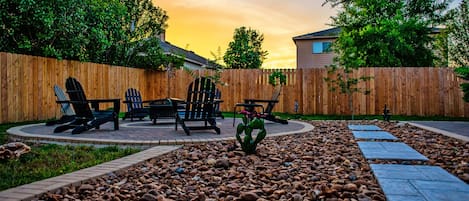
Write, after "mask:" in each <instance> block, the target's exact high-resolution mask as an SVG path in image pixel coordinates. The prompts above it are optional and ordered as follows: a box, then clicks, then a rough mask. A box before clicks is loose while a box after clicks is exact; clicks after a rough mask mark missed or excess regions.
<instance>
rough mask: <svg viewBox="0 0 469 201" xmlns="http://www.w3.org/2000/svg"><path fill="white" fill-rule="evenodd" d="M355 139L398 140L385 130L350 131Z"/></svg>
mask: <svg viewBox="0 0 469 201" xmlns="http://www.w3.org/2000/svg"><path fill="white" fill-rule="evenodd" d="M352 134H353V137H355V139H365V140H398V138H397V137H396V136H394V135H392V134H391V133H388V132H386V131H352Z"/></svg>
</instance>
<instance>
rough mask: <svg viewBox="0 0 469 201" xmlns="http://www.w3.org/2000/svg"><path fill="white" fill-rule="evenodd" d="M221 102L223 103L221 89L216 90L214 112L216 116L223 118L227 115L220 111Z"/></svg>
mask: <svg viewBox="0 0 469 201" xmlns="http://www.w3.org/2000/svg"><path fill="white" fill-rule="evenodd" d="M220 103H221V91H220V90H219V89H216V90H215V103H214V106H213V109H214V114H215V117H221V118H222V119H225V116H223V113H221V111H220Z"/></svg>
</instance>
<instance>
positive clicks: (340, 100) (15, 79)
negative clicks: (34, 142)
mask: <svg viewBox="0 0 469 201" xmlns="http://www.w3.org/2000/svg"><path fill="white" fill-rule="evenodd" d="M282 71H283V73H284V74H285V75H287V84H286V86H284V87H283V90H282V94H281V96H280V102H279V103H278V105H276V106H275V108H274V111H276V112H288V113H294V105H295V101H297V102H298V104H299V110H298V113H301V114H325V115H331V114H336V115H337V114H350V110H349V106H348V99H347V97H346V96H345V95H341V94H338V93H336V92H331V91H329V90H328V86H327V84H326V83H325V82H324V77H326V76H327V72H326V70H325V69H303V70H282ZM271 72H272V70H225V71H223V73H222V75H221V81H223V82H225V83H227V85H226V86H220V85H219V86H218V87H219V88H220V90H221V92H222V99H223V100H224V102H223V103H222V104H221V110H222V111H232V110H233V106H234V105H235V103H238V102H242V101H243V99H244V98H262V99H270V97H271V96H272V91H273V88H272V86H270V85H269V84H268V76H269V74H270V73H271ZM212 73H213V72H211V71H198V72H195V74H198V75H211V74H212ZM354 75H355V76H359V75H366V76H372V77H374V79H372V80H370V81H368V82H366V83H361V84H360V87H366V88H369V89H370V90H371V94H370V95H363V94H354V96H353V100H354V102H353V105H354V108H355V114H362V115H376V114H381V113H382V110H383V107H384V104H387V105H388V106H389V107H390V109H391V112H392V114H394V115H396V114H400V115H417V116H435V115H438V116H451V117H469V105H468V104H467V103H464V101H463V100H462V96H463V94H462V92H461V90H460V89H459V84H460V83H461V82H462V80H460V79H459V78H458V77H457V76H456V75H455V74H454V72H453V70H452V69H447V68H361V69H359V71H358V72H356V73H354ZM69 76H73V77H76V78H77V79H78V80H79V81H80V82H81V84H82V85H83V87H84V88H85V92H86V95H87V98H90V99H91V98H121V99H122V100H123V99H124V93H125V91H126V90H127V88H129V87H133V88H137V89H139V90H140V91H141V93H142V96H143V98H144V99H156V98H164V97H168V96H169V97H179V98H185V96H186V92H187V86H188V84H189V83H190V82H191V81H192V80H193V78H192V77H191V75H190V74H189V73H187V72H186V71H184V70H177V71H175V72H174V75H172V76H171V78H170V79H168V74H167V73H166V72H148V71H145V70H142V69H136V68H126V67H119V66H111V65H103V64H94V63H83V62H78V61H66V60H62V61H59V60H56V59H51V58H44V57H36V56H27V55H18V54H10V53H0V112H1V113H0V123H5V122H18V121H29V120H44V119H49V118H53V117H58V116H60V108H59V106H58V105H57V104H56V103H55V96H54V92H53V86H54V84H58V85H59V86H60V87H62V88H64V85H65V79H66V78H67V77H69ZM168 89H169V91H168ZM109 106H110V105H109ZM124 110H125V106H124V105H123V104H122V105H121V111H124Z"/></svg>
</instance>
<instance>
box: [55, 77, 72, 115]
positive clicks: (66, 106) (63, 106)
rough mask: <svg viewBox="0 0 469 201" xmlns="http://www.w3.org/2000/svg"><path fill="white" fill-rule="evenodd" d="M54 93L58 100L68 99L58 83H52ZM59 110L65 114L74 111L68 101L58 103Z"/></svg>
mask: <svg viewBox="0 0 469 201" xmlns="http://www.w3.org/2000/svg"><path fill="white" fill-rule="evenodd" d="M54 94H55V96H56V97H57V100H58V101H68V99H67V96H66V95H65V92H64V91H63V90H62V89H61V88H60V87H59V86H58V85H54ZM60 110H61V111H62V114H64V115H67V116H73V115H75V112H74V111H73V109H72V107H71V105H70V103H60Z"/></svg>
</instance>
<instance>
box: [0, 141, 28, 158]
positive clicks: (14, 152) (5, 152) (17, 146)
mask: <svg viewBox="0 0 469 201" xmlns="http://www.w3.org/2000/svg"><path fill="white" fill-rule="evenodd" d="M30 151H31V147H29V146H28V145H26V144H24V143H22V142H11V143H8V144H4V145H1V146H0V159H13V158H19V157H20V156H21V155H23V154H26V153H29V152H30Z"/></svg>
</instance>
